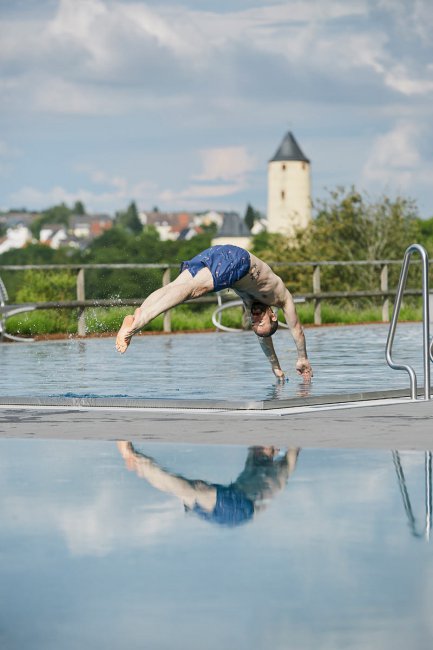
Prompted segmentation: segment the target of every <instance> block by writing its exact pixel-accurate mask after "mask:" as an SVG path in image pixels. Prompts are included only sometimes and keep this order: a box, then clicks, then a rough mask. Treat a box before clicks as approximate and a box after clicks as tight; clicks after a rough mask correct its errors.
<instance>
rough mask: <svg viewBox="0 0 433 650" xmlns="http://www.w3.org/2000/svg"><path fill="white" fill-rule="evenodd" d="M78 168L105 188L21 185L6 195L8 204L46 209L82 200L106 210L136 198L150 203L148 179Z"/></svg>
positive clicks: (151, 189) (150, 183) (144, 202)
mask: <svg viewBox="0 0 433 650" xmlns="http://www.w3.org/2000/svg"><path fill="white" fill-rule="evenodd" d="M79 170H81V171H85V172H87V174H88V176H89V178H90V179H91V182H92V184H97V185H102V186H106V188H107V189H106V190H102V191H96V190H91V189H88V188H81V189H77V190H68V189H66V188H65V187H63V186H60V185H57V186H53V187H51V188H49V189H48V190H40V189H38V188H36V187H32V186H25V187H22V188H20V189H19V190H17V191H15V192H12V193H11V194H10V195H9V197H8V198H9V200H10V201H11V203H12V204H17V205H31V206H32V207H33V208H46V207H47V206H49V205H54V204H58V203H66V204H68V205H71V204H73V203H75V201H83V202H84V204H85V205H86V208H88V209H90V210H108V211H110V210H111V209H112V208H113V206H115V207H116V208H121V207H124V206H125V204H126V203H128V202H130V201H133V200H134V201H137V203H138V204H139V205H140V204H141V205H147V204H148V203H149V202H151V200H152V197H153V195H154V192H155V186H154V184H153V183H152V182H149V181H146V180H144V181H138V182H131V181H129V180H128V179H126V178H124V177H122V176H110V175H109V174H107V173H106V172H104V171H101V170H95V169H92V168H89V167H88V166H85V165H80V166H79Z"/></svg>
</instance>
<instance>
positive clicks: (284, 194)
mask: <svg viewBox="0 0 433 650" xmlns="http://www.w3.org/2000/svg"><path fill="white" fill-rule="evenodd" d="M281 198H282V199H283V200H284V199H285V198H286V193H285V191H284V190H281Z"/></svg>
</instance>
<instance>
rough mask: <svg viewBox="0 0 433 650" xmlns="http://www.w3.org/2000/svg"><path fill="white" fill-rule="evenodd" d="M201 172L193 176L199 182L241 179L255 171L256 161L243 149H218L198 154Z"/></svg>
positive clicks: (206, 150)
mask: <svg viewBox="0 0 433 650" xmlns="http://www.w3.org/2000/svg"><path fill="white" fill-rule="evenodd" d="M200 156H201V159H202V164H203V171H202V172H201V173H200V174H198V175H196V176H193V179H195V180H200V181H219V180H222V181H227V180H233V179H242V178H244V177H245V175H246V174H247V173H248V172H250V171H252V170H253V169H255V167H256V160H255V159H254V157H253V156H251V155H250V154H248V152H247V150H246V148H245V147H218V148H214V149H204V150H203V151H201V152H200Z"/></svg>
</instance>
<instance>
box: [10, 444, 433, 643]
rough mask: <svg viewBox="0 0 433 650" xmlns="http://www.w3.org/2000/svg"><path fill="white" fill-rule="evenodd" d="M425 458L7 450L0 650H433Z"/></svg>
mask: <svg viewBox="0 0 433 650" xmlns="http://www.w3.org/2000/svg"><path fill="white" fill-rule="evenodd" d="M426 458H427V455H426V453H424V452H402V453H398V452H391V451H374V452H373V451H365V450H364V451H359V450H358V451H354V450H351V451H348V450H314V449H307V450H303V449H290V450H274V449H271V448H265V447H254V448H251V449H247V448H245V447H235V446H231V447H226V446H205V445H202V446H192V445H187V444H183V445H172V444H168V445H167V444H166V445H164V444H154V443H153V444H140V445H138V444H137V445H136V446H134V445H128V444H127V443H122V442H119V443H109V442H90V441H81V442H76V441H74V442H73V441H69V442H68V441H42V440H31V441H29V440H0V520H1V521H2V525H1V527H0V599H1V603H2V606H1V611H0V646H1V647H2V648H4V649H5V650H15V649H18V648H19V649H20V650H58V648H62V650H73V649H74V650H75V649H76V648H79V647H80V648H107V649H110V650H111V649H117V648H128V650H135V649H137V650H138V649H140V650H141V649H142V648H158V649H165V648H179V649H183V648H185V649H186V648H188V649H189V650H196V649H197V650H198V649H202V648H206V649H207V650H214V649H215V650H220V649H221V648H236V649H237V650H244V649H245V650H250V649H251V648H254V649H257V650H260V649H262V648H263V649H264V650H265V649H266V650H268V649H269V648H277V649H280V648H281V649H283V648H284V649H285V648H288V647H291V648H297V649H299V650H306V649H310V648H311V649H313V648H314V649H315V648H322V649H323V648H324V649H327V648H329V649H331V648H332V649H334V648H347V649H354V650H355V649H360V648H381V650H388V649H389V650H400V649H401V650H406V649H407V648H408V647H411V648H416V649H417V650H424V649H425V650H427V649H428V648H431V647H432V642H433V626H432V617H431V602H432V596H433V593H432V584H433V583H432V575H433V556H432V545H431V544H430V543H429V541H428V540H429V533H430V524H428V525H427V524H426V522H427V519H426V514H425V513H426V510H425V505H426V504H425V487H426V481H425V478H426V473H425V472H426ZM428 462H429V463H430V466H431V456H429V458H428ZM430 482H431V480H430ZM216 485H218V486H220V489H221V486H223V492H224V489H225V490H226V492H225V494H226V497H225V514H224V515H223V516H222V520H221V517H220V518H219V520H218V518H217V517H204V516H203V513H202V512H200V509H197V508H195V507H194V504H193V503H192V502H191V490H193V492H194V490H197V489H198V488H200V489H199V490H198V491H199V492H200V494H201V495H203V494H205V493H206V491H209V490H213V489H216V488H215V486H216ZM227 486H231V488H230V490H231V492H230V494H231V496H230V497H229V496H228V495H227V494H228V493H227V489H228V487H227ZM430 487H431V486H430ZM239 490H241V491H242V492H243V497H242V498H241V497H240V496H239ZM236 491H237V492H236ZM234 492H236V494H237V497H236V498H235V499H233V493H234ZM194 494H195V495H196V497H197V498H199V497H198V496H197V494H198V492H197V491H196V492H194ZM196 497H194V498H196ZM200 498H201V497H200ZM242 499H243V501H242ZM246 500H248V501H249V502H250V504H252V506H251V508H250V509H248V508H245V501H246ZM234 511H236V512H237V514H236V515H233V512H234Z"/></svg>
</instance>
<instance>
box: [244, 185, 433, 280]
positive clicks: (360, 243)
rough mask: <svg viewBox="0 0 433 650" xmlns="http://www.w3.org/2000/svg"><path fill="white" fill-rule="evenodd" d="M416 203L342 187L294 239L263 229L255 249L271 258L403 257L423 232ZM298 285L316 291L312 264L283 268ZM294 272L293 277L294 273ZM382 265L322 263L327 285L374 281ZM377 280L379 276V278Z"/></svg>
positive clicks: (278, 259)
mask: <svg viewBox="0 0 433 650" xmlns="http://www.w3.org/2000/svg"><path fill="white" fill-rule="evenodd" d="M419 224H420V219H419V217H418V212H417V208H416V205H415V203H414V202H413V201H412V200H410V199H406V198H403V197H396V198H394V199H391V198H389V197H386V196H384V197H381V198H379V199H377V200H371V199H370V198H369V197H368V196H367V195H365V194H361V193H360V192H358V191H357V190H356V189H355V188H354V187H351V188H350V189H348V190H346V189H344V188H337V189H336V190H334V191H332V192H330V195H329V197H328V198H325V199H324V200H322V201H319V202H318V203H317V205H316V207H315V218H314V219H313V221H312V222H311V223H310V225H309V226H308V227H307V228H306V229H304V230H301V231H299V232H298V233H297V235H296V237H295V238H292V239H288V238H287V237H283V236H281V235H269V234H268V233H262V234H260V235H258V236H257V237H255V238H254V251H253V252H256V253H257V254H261V256H262V257H263V258H264V259H265V260H266V261H277V262H278V261H294V262H304V261H331V260H335V261H354V260H379V259H397V260H398V259H401V258H402V256H403V253H404V251H405V250H406V248H407V246H409V245H410V244H411V243H413V242H415V241H417V240H418V239H419V235H420V225H419ZM281 274H282V276H284V279H285V280H286V281H287V283H288V284H289V283H290V284H291V286H292V288H294V290H296V291H311V268H310V269H308V270H304V269H303V268H302V267H300V268H299V269H298V270H296V269H292V270H291V271H290V272H288V271H284V270H282V271H281ZM288 274H290V277H289V275H288ZM374 274H376V275H377V267H376V268H374V267H372V266H365V267H360V266H345V267H337V266H335V267H334V266H329V267H325V268H322V278H321V281H322V290H325V291H326V290H329V291H330V290H333V289H338V290H344V289H357V288H359V289H362V288H365V287H366V286H374V284H373V285H372V282H373V275H374ZM374 282H376V284H377V279H375V280H374Z"/></svg>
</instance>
